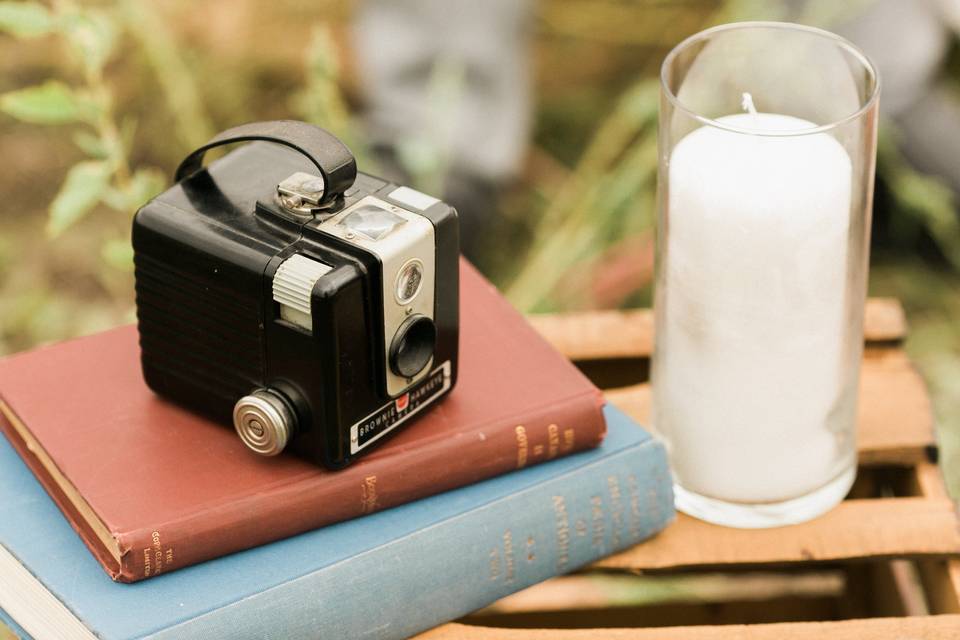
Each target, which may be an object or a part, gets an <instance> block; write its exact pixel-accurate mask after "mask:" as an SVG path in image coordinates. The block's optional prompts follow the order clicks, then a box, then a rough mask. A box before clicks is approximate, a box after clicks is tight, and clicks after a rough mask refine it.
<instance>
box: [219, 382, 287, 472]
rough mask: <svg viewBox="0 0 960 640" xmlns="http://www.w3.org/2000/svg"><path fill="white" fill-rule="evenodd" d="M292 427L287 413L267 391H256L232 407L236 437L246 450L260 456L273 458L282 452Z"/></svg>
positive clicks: (280, 403) (281, 402)
mask: <svg viewBox="0 0 960 640" xmlns="http://www.w3.org/2000/svg"><path fill="white" fill-rule="evenodd" d="M255 425H256V426H259V431H260V433H257V429H256V428H255ZM292 425H293V415H292V414H291V413H290V410H289V409H288V408H287V407H286V405H285V404H284V403H283V401H282V400H280V399H279V398H277V397H276V396H274V394H272V393H270V391H269V390H267V389H257V390H256V391H254V392H253V393H251V394H250V395H247V396H244V397H242V398H240V399H239V400H238V401H237V404H236V405H234V407H233V427H234V429H236V431H237V435H239V436H240V439H241V440H242V441H243V444H245V445H246V446H247V448H248V449H250V450H251V451H253V452H254V453H258V454H260V455H262V456H275V455H277V454H279V453H280V452H281V451H283V450H284V448H285V447H286V446H287V442H289V440H290V436H291V435H292Z"/></svg>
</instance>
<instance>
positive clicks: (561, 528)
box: [553, 496, 570, 573]
mask: <svg viewBox="0 0 960 640" xmlns="http://www.w3.org/2000/svg"><path fill="white" fill-rule="evenodd" d="M553 516H554V525H555V529H556V534H557V571H558V572H560V573H565V572H566V570H567V565H568V564H570V518H569V516H567V502H566V500H564V499H563V496H553Z"/></svg>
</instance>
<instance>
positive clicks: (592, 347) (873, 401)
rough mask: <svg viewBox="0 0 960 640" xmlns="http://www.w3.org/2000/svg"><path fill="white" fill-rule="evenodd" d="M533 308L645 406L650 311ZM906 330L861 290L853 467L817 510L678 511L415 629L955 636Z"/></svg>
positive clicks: (951, 587) (926, 402)
mask: <svg viewBox="0 0 960 640" xmlns="http://www.w3.org/2000/svg"><path fill="white" fill-rule="evenodd" d="M531 320H532V322H533V323H534V325H535V326H536V327H537V329H538V330H539V331H540V332H541V333H542V334H543V335H544V336H546V337H547V339H548V340H550V342H552V343H553V344H554V345H555V346H556V347H557V348H558V349H559V350H560V351H562V352H563V353H564V354H566V355H567V356H568V357H570V358H571V359H572V360H574V361H575V362H577V363H578V365H579V366H580V367H581V368H582V369H583V370H584V371H585V372H586V373H587V374H588V375H589V376H590V377H591V378H593V379H594V381H595V382H597V384H599V385H600V386H601V387H602V388H603V389H604V390H605V393H606V396H607V398H608V399H609V400H610V401H612V402H614V403H616V404H617V405H618V406H620V407H621V408H623V409H624V410H626V411H627V412H628V413H629V414H631V415H632V416H633V417H634V418H636V419H637V420H638V421H639V422H641V423H644V422H646V418H647V412H648V407H649V401H650V388H649V386H648V385H647V383H646V377H647V375H648V372H649V355H650V350H651V347H652V344H653V318H652V315H651V314H650V312H649V311H647V310H637V311H606V312H589V313H577V314H566V315H552V316H535V317H532V318H531ZM905 334H906V322H905V320H904V314H903V309H902V308H901V306H900V304H899V303H898V302H897V301H895V300H890V299H873V300H870V302H869V303H868V305H867V314H866V325H865V335H866V340H867V346H866V349H865V354H864V363H863V371H862V376H861V378H862V380H861V393H860V416H859V433H858V438H859V443H858V444H859V461H860V468H859V473H858V478H857V481H856V483H855V485H854V487H853V489H852V490H851V492H850V495H849V496H848V497H847V499H846V500H844V501H843V502H842V503H841V504H840V505H839V506H837V507H836V508H835V509H834V510H833V511H831V512H830V513H828V514H826V515H824V516H822V517H820V518H818V519H816V520H813V521H811V522H807V523H804V524H800V525H794V526H790V527H783V528H779V529H766V530H740V529H729V528H725V527H720V526H716V525H711V524H707V523H704V522H701V521H699V520H695V519H693V518H690V517H687V516H685V515H682V514H681V515H679V516H678V518H677V521H676V522H674V523H673V524H672V525H671V526H670V527H668V528H667V529H666V530H665V531H664V532H663V533H661V534H660V535H658V536H657V537H655V538H653V539H652V540H650V541H648V542H646V543H643V544H640V545H638V546H636V547H634V548H632V549H629V550H627V551H625V552H623V553H619V554H617V555H614V556H610V557H608V558H606V559H604V560H601V561H600V562H598V563H596V564H595V565H593V566H591V567H589V568H588V569H587V570H585V571H581V572H579V573H577V574H575V575H571V576H563V577H559V578H555V579H553V580H549V581H547V582H544V583H542V584H540V585H537V586H534V587H532V588H530V589H527V590H525V591H522V592H520V593H518V594H515V595H513V596H510V597H508V598H505V599H503V600H501V601H499V602H497V603H495V604H494V605H492V606H490V607H488V608H487V609H484V610H483V611H480V612H477V613H475V614H472V615H470V616H468V617H466V618H464V619H463V620H461V621H459V622H457V623H454V624H448V625H444V626H442V627H438V628H436V629H434V630H432V631H429V632H427V633H425V634H423V636H422V637H421V638H422V640H454V639H456V640H460V639H463V640H473V639H477V640H480V639H490V640H494V639H496V640H514V639H519V638H558V639H560V640H563V639H565V638H569V639H573V638H576V639H587V638H601V637H602V638H638V639H646V638H651V639H652V638H658V639H659V638H665V639H681V638H682V639H684V640H705V639H707V638H730V637H736V638H748V639H752V640H760V639H766V638H770V639H773V638H783V637H787V638H811V639H813V638H817V639H818V640H822V639H823V638H825V637H828V638H831V639H832V638H844V639H846V638H850V639H853V638H857V639H859V638H908V637H909V638H915V637H922V638H960V559H958V557H960V556H958V554H960V524H958V518H957V513H956V510H955V505H954V502H953V501H952V500H951V499H950V497H949V496H948V495H947V493H946V490H945V488H944V484H943V481H942V477H941V475H940V470H939V468H938V467H937V446H936V441H935V439H934V432H933V415H932V411H931V406H930V399H929V396H928V394H927V391H926V388H925V386H924V384H923V381H922V379H921V378H920V376H919V375H918V374H917V372H916V370H915V369H914V368H913V366H912V365H911V363H910V361H909V359H908V358H907V356H906V353H905V352H904V351H903V349H902V342H903V338H904V336H905ZM624 593H627V594H629V593H633V594H638V595H639V596H640V597H634V598H632V599H630V598H624V597H623V594H624ZM651 596H652V597H651ZM671 596H672V597H671ZM731 625H735V626H731Z"/></svg>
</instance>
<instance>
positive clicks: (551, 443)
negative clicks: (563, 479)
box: [547, 424, 560, 460]
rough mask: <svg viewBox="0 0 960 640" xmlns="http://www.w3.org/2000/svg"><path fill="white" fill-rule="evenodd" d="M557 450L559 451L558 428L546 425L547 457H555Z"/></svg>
mask: <svg viewBox="0 0 960 640" xmlns="http://www.w3.org/2000/svg"><path fill="white" fill-rule="evenodd" d="M558 451H560V428H559V427H557V425H555V424H551V425H549V426H548V427H547V459H548V460H552V459H553V458H556V457H557V452H558Z"/></svg>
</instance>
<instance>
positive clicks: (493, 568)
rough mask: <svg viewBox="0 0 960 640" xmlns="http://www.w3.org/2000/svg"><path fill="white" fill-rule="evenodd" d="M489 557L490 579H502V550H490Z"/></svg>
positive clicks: (495, 548)
mask: <svg viewBox="0 0 960 640" xmlns="http://www.w3.org/2000/svg"><path fill="white" fill-rule="evenodd" d="M488 557H489V563H488V567H489V570H490V575H489V579H490V580H496V579H497V578H499V577H500V549H498V548H497V547H494V548H493V549H490V553H489V554H488Z"/></svg>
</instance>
